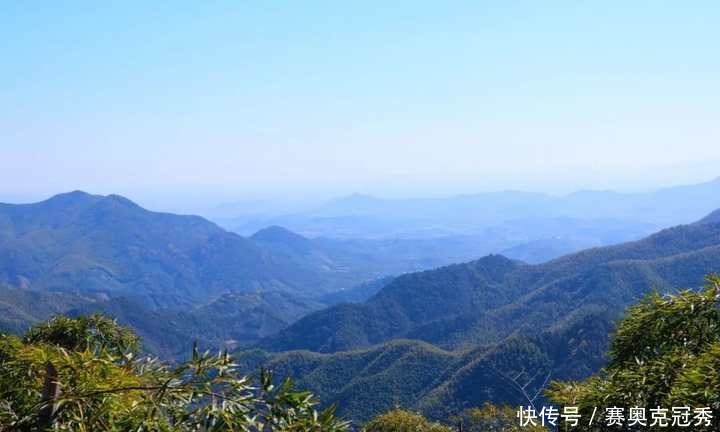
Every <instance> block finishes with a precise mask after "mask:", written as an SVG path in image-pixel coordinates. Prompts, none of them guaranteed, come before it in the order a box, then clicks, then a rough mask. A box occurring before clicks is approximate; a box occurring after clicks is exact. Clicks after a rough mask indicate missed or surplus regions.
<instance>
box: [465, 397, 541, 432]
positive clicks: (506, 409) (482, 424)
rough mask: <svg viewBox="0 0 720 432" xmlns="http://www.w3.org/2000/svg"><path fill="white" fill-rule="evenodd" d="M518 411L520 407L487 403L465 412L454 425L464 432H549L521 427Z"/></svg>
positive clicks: (534, 426) (530, 427) (536, 427)
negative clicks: (460, 426)
mask: <svg viewBox="0 0 720 432" xmlns="http://www.w3.org/2000/svg"><path fill="white" fill-rule="evenodd" d="M517 411H518V407H511V406H509V405H493V404H491V403H489V402H486V403H485V404H483V405H482V406H481V407H477V408H470V409H467V410H465V411H463V413H462V415H460V416H458V417H457V418H454V419H453V421H452V423H453V424H457V425H462V430H463V432H549V430H548V429H547V428H545V427H543V426H540V425H526V426H521V425H520V423H519V421H518V418H517Z"/></svg>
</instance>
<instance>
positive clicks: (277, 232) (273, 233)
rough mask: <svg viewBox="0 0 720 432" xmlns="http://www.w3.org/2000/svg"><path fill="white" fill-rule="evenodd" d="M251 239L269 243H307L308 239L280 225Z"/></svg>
mask: <svg viewBox="0 0 720 432" xmlns="http://www.w3.org/2000/svg"><path fill="white" fill-rule="evenodd" d="M250 238H251V239H253V240H259V241H269V242H278V241H279V242H287V241H307V239H306V238H305V237H303V236H301V235H300V234H298V233H295V232H293V231H290V230H289V229H287V228H283V227H281V226H279V225H270V226H268V227H266V228H263V229H261V230H260V231H258V232H256V233H255V234H253V235H252V236H251V237H250Z"/></svg>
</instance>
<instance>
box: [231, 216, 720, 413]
mask: <svg viewBox="0 0 720 432" xmlns="http://www.w3.org/2000/svg"><path fill="white" fill-rule="evenodd" d="M718 268H720V224H718V223H712V222H711V223H708V220H707V219H705V220H703V221H701V222H699V223H695V224H691V225H686V226H680V227H676V228H672V229H668V230H664V231H661V232H659V233H657V234H655V235H652V236H650V237H648V238H646V239H643V240H640V241H637V242H632V243H627V244H623V245H618V246H614V247H606V248H596V249H590V250H587V251H583V252H581V253H577V254H573V255H568V256H566V257H562V258H559V259H557V260H554V261H551V262H548V263H546V264H542V265H536V266H531V265H527V264H522V263H518V262H514V261H511V260H508V259H506V258H503V257H501V256H489V257H486V258H483V259H481V260H478V261H474V262H471V263H467V264H459V265H454V266H449V267H445V268H441V269H438V270H433V271H428V272H421V273H416V274H410V275H405V276H401V277H398V278H396V279H395V280H393V282H391V283H390V284H389V285H387V286H386V287H384V288H383V289H382V290H381V291H380V292H379V293H378V294H376V295H375V296H374V297H372V298H371V299H369V300H368V301H366V302H364V303H360V304H343V305H338V306H335V307H332V308H329V309H326V310H322V311H319V312H315V313H312V314H310V315H308V316H306V317H305V318H302V319H300V320H299V321H298V322H296V323H295V324H293V325H292V326H290V327H289V328H287V329H286V330H283V331H281V332H280V333H279V334H277V335H275V336H271V337H269V338H267V339H266V340H264V341H263V342H262V343H261V344H260V346H261V347H262V348H264V349H266V350H269V351H270V352H269V353H265V352H257V351H256V352H251V353H250V352H249V353H246V354H245V356H244V357H243V358H246V359H251V360H252V361H255V362H256V363H254V364H268V365H271V366H272V367H273V368H277V369H278V370H281V371H284V372H287V373H289V374H297V375H298V376H300V377H309V378H308V379H307V381H302V384H303V385H305V386H307V387H308V388H312V389H313V390H314V391H316V392H317V393H318V394H319V395H321V396H322V397H323V399H324V400H327V401H342V404H341V405H342V406H343V408H341V409H343V410H345V411H343V414H344V415H346V416H348V417H350V418H360V419H364V418H367V416H368V415H370V414H371V413H372V412H373V411H372V410H369V409H366V408H364V407H365V406H367V405H368V402H367V400H368V398H369V397H370V396H369V395H366V393H365V392H364V389H367V390H368V394H369V389H372V388H376V387H382V386H383V385H384V384H383V383H387V382H392V383H395V386H396V387H397V388H403V385H406V384H412V383H415V384H416V385H417V386H418V387H415V388H413V391H412V395H413V396H410V397H408V396H407V393H406V392H399V393H398V394H393V395H392V396H388V397H386V398H385V399H384V400H383V401H378V400H377V399H373V401H374V402H375V403H377V404H380V405H381V406H382V408H383V409H390V408H392V407H393V406H394V404H395V403H402V406H404V407H409V408H412V409H419V410H422V411H424V412H425V413H427V414H429V415H431V416H433V417H435V418H442V417H444V416H447V415H449V414H451V413H457V412H459V411H461V410H462V409H465V408H467V407H469V406H476V405H479V404H482V403H483V402H485V401H488V400H489V401H495V402H508V403H521V402H522V401H523V400H525V399H526V398H527V397H528V394H533V393H534V392H537V391H538V390H540V389H541V387H542V385H543V383H546V381H547V380H550V379H579V378H583V377H586V376H588V375H590V374H591V373H593V372H595V371H597V370H598V369H599V368H600V367H601V366H602V365H603V362H604V357H603V353H604V352H605V348H606V346H607V343H608V335H609V333H610V332H611V330H612V328H613V322H614V320H616V319H618V318H619V317H620V316H621V315H622V313H623V312H624V310H625V308H626V307H627V306H629V305H631V304H632V303H633V302H635V301H637V300H639V299H640V298H642V297H643V296H645V295H646V294H647V293H648V292H651V291H652V290H653V289H656V290H659V291H660V292H673V291H675V290H676V289H677V288H678V287H698V286H700V285H702V283H703V280H704V278H705V275H706V274H708V273H711V272H713V271H715V270H716V269H718ZM398 338H403V339H408V341H407V342H403V343H402V344H401V345H400V346H401V347H405V350H400V349H399V348H398V345H397V344H398V342H396V341H395V340H396V339H398ZM287 350H292V351H289V352H286V351H287ZM273 351H275V352H277V353H276V354H273V353H272V352H273ZM367 356H378V357H379V358H383V359H384V361H385V362H386V363H385V364H384V367H383V371H387V372H383V373H378V372H374V371H373V370H372V369H371V368H368V365H371V364H372V360H371V359H369V358H367ZM437 356H442V357H443V360H442V361H440V362H439V363H440V364H441V365H442V367H437V365H435V364H434V363H433V362H434V360H433V359H435V358H437ZM407 362H409V363H407ZM295 367H297V368H298V369H297V370H296V369H295ZM424 371H432V372H427V373H426V372H424ZM422 377H424V378H422ZM510 378H512V379H510ZM523 387H524V390H523V391H520V390H519V389H520V388H523ZM389 388H393V386H389ZM538 397H542V396H541V395H538Z"/></svg>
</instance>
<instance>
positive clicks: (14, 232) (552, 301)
mask: <svg viewBox="0 0 720 432" xmlns="http://www.w3.org/2000/svg"><path fill="white" fill-rule="evenodd" d="M717 186H718V182H717V181H716V182H711V183H708V184H705V185H701V186H699V187H698V188H694V187H688V188H689V189H687V188H685V189H682V188H681V189H672V190H666V191H663V192H662V193H660V192H659V193H658V194H659V195H657V197H663V198H662V199H670V198H671V197H674V198H676V199H677V200H678V203H682V202H684V201H683V200H685V199H691V198H698V197H701V196H703V197H705V199H706V201H705V202H702V203H701V204H697V205H696V206H695V207H692V208H690V209H689V210H682V209H673V210H668V211H667V212H666V213H664V214H665V216H663V217H659V216H657V215H658V213H657V211H656V206H655V205H653V206H651V207H652V208H651V207H647V208H645V209H644V210H643V209H641V208H640V207H639V206H642V205H646V204H647V202H646V201H643V200H644V199H645V198H638V200H639V204H637V206H636V207H633V208H635V210H632V208H630V207H626V209H629V210H628V212H629V213H628V214H629V215H635V216H633V217H636V216H637V215H653V214H654V215H656V216H653V217H654V219H652V220H651V221H650V222H647V221H646V222H642V221H641V222H638V221H630V220H626V219H622V218H618V219H614V217H615V216H617V215H616V214H612V213H611V212H609V211H598V212H597V218H594V219H582V218H575V217H574V216H572V215H570V216H569V215H567V214H561V213H560V212H558V213H554V214H549V213H547V212H545V211H544V210H542V208H543V207H542V206H543V205H545V204H543V203H545V202H546V198H543V197H538V196H535V195H532V194H530V195H525V194H521V195H522V197H525V198H527V199H528V208H536V209H539V210H538V214H536V215H533V216H532V217H530V216H527V215H523V214H519V215H518V216H517V217H514V218H511V219H502V220H501V219H497V224H496V225H494V226H489V227H487V228H486V229H485V230H484V231H483V232H482V233H481V234H457V233H454V234H453V235H450V236H419V237H402V236H399V237H398V238H382V236H381V237H376V238H348V237H342V236H340V237H332V236H320V237H314V238H309V237H307V236H304V235H301V234H298V233H295V232H293V231H290V230H288V229H287V228H284V227H281V226H277V225H271V226H267V227H264V228H262V229H260V230H258V231H256V232H254V233H253V234H252V235H250V236H247V237H245V236H241V235H239V234H236V233H233V232H229V231H227V230H225V229H223V228H221V227H220V226H218V225H216V224H214V223H212V222H210V221H208V220H206V219H203V218H201V217H198V216H182V215H174V214H168V213H158V212H152V211H149V210H146V209H143V208H141V207H140V206H138V205H136V204H135V203H133V202H132V201H130V200H128V199H126V198H123V197H120V196H117V195H109V196H100V195H90V194H87V193H84V192H79V191H76V192H71V193H66V194H61V195H57V196H55V197H52V198H50V199H48V200H45V201H42V202H38V203H32V204H19V205H18V204H0V330H3V331H10V332H14V333H20V332H22V331H23V330H25V329H26V328H27V326H29V325H31V324H32V323H35V322H38V321H41V320H44V319H46V318H48V317H49V316H52V315H54V314H59V313H64V314H68V315H85V314H89V313H94V312H102V313H105V314H107V315H110V316H113V317H115V318H117V319H118V320H119V321H120V322H121V323H123V324H127V325H130V326H131V327H132V328H133V329H134V330H135V331H137V332H138V333H139V334H140V335H141V336H142V337H143V339H144V341H145V344H146V345H145V350H146V351H147V352H149V353H153V354H157V355H160V356H162V357H164V358H167V359H178V358H180V357H182V356H183V355H184V354H185V353H186V352H187V350H188V349H189V347H190V345H192V342H193V340H198V341H199V342H200V345H201V347H202V348H217V347H221V346H225V347H229V348H231V349H237V351H236V352H237V353H238V355H239V361H240V362H241V363H242V364H243V365H244V367H246V368H247V370H248V371H252V370H257V368H258V367H259V366H265V367H269V368H271V369H273V370H275V371H276V375H277V376H285V375H290V376H294V377H296V378H297V380H298V383H299V385H300V386H302V387H304V388H307V389H309V390H312V391H314V392H315V393H316V394H318V395H319V396H320V397H321V399H322V400H323V401H325V402H326V403H331V402H339V406H340V414H341V415H342V416H344V417H347V418H352V419H355V420H364V419H367V418H369V417H370V416H371V415H373V414H375V413H377V412H379V411H382V410H385V409H388V408H392V407H394V406H396V405H400V406H404V407H407V408H412V409H416V410H420V411H423V412H425V413H427V414H428V415H430V416H435V417H438V418H439V417H445V416H447V415H450V414H453V413H456V412H458V411H459V410H461V409H463V408H465V407H469V406H474V405H477V404H480V403H482V402H484V401H488V400H492V401H494V402H509V403H522V402H524V400H525V399H524V398H526V396H527V394H529V393H534V392H537V391H538V390H539V389H541V388H542V387H543V386H544V385H545V384H546V382H547V380H548V379H576V378H578V379H579V378H583V377H585V376H587V375H588V374H590V373H592V372H594V371H596V370H597V369H598V368H599V367H601V366H602V364H603V361H604V358H603V353H604V352H605V351H606V348H607V343H608V335H609V334H610V333H611V331H612V328H613V322H614V320H615V319H617V318H618V317H619V316H620V315H621V314H622V313H623V311H624V308H625V307H627V306H628V305H629V304H631V303H632V302H634V301H636V300H637V299H638V298H640V297H641V296H643V295H644V294H645V293H647V292H649V291H650V290H652V289H658V290H661V291H663V292H665V291H668V292H669V291H672V290H675V289H677V288H679V287H697V286H699V285H700V284H701V283H702V282H703V278H704V276H705V275H706V274H707V273H710V272H713V271H717V270H718V269H720V210H717V211H714V212H712V213H711V212H710V210H711V209H708V211H707V212H705V213H706V216H704V217H703V216H702V215H701V216H698V217H697V219H700V218H701V217H702V219H700V220H699V221H698V222H695V223H691V224H688V225H679V226H675V227H673V228H667V229H663V230H660V231H658V232H656V233H655V234H652V235H648V236H644V233H646V232H649V231H651V230H652V227H654V226H655V225H654V224H655V223H665V222H669V221H671V220H674V219H673V218H679V217H681V215H687V214H691V213H693V212H696V211H699V209H700V207H702V208H705V207H707V206H708V205H709V204H708V203H709V202H714V201H713V199H710V198H708V197H709V194H710V192H711V191H713V190H716V189H715V188H717ZM683 193H686V194H687V197H681V196H680V195H682V194H683ZM591 195H592V196H593V197H594V198H593V199H599V197H600V196H605V195H596V194H594V193H593V194H591ZM717 196H720V194H718V195H717ZM519 197H520V195H518V196H516V195H515V194H510V195H508V196H504V197H502V199H500V198H498V197H495V198H497V201H498V202H502V203H504V204H503V206H502V208H503V209H504V210H503V211H506V210H507V211H508V212H509V211H510V210H511V209H514V208H516V207H517V208H519V206H520V204H519V201H516V198H517V199H519ZM688 197H689V198H688ZM356 198H357V199H359V200H360V201H362V202H363V204H362V206H364V207H361V210H362V211H360V212H359V213H358V214H359V215H360V216H362V217H365V216H367V217H368V218H370V219H372V212H374V211H376V210H375V208H376V207H375V200H374V199H368V198H367V197H360V198H358V197H356ZM495 198H493V199H495ZM625 198H626V197H625V196H624V195H623V200H624V199H625ZM587 199H588V198H587V197H586V196H585V194H582V193H581V194H576V195H575V196H574V198H573V200H575V201H574V202H582V201H583V200H587ZM605 199H606V200H609V201H607V202H611V203H616V202H617V201H618V200H620V198H618V197H617V194H614V193H608V194H607V195H606V196H605ZM658 199H661V198H658ZM620 201H622V200H620ZM469 202H471V203H475V201H473V200H470V201H469ZM643 203H644V204H643ZM421 204H423V205H424V201H423V202H421V203H414V204H413V206H414V211H416V212H418V214H423V213H422V212H423V211H425V210H427V211H428V217H427V218H426V219H424V223H426V222H427V221H428V220H432V211H430V210H428V209H425V208H424V207H423V205H421ZM591 204H592V203H591V202H589V201H588V202H586V205H591ZM354 205H355V204H353V203H352V202H350V203H347V202H345V203H344V204H342V205H338V206H336V208H337V209H339V210H338V212H345V211H350V210H347V208H345V207H347V206H349V207H350V209H351V210H352V208H353V206H354ZM473 205H479V204H477V203H475V204H473ZM605 205H606V201H602V202H600V203H599V204H598V206H599V207H598V208H603V206H605ZM608 205H609V206H610V207H613V206H615V205H616V204H608ZM718 207H720V205H718ZM465 209H466V210H468V211H469V210H472V212H469V213H467V214H463V216H462V217H463V218H468V219H467V220H470V219H469V218H472V217H473V215H475V218H476V219H477V220H478V221H483V220H484V221H489V220H493V219H492V218H493V217H494V216H492V217H491V216H488V215H492V214H499V212H498V211H496V210H492V209H489V210H488V211H487V214H483V212H482V211H481V208H480V207H473V206H472V205H470V204H467V207H466V208H465ZM455 210H457V208H455ZM631 210H632V211H631ZM353 211H354V210H353ZM377 211H379V210H377ZM398 211H399V210H398ZM523 211H525V210H522V211H520V210H518V212H519V213H522V212H523ZM473 212H477V213H473ZM543 212H545V213H543ZM391 214H392V213H391ZM672 215H675V216H672ZM526 216H527V217H526ZM575 216H577V215H575ZM504 217H505V216H503V218H504ZM638 218H639V217H638ZM663 218H664V219H663ZM400 219H401V218H400ZM400 219H398V220H400ZM418 219H422V218H421V217H418ZM473 220H475V219H473ZM663 221H664V222H663ZM473 223H475V222H473ZM477 223H480V222H477ZM408 226H409V225H408ZM425 226H427V225H425ZM458 226H459V225H458ZM408 232H409V231H408ZM640 237H642V238H640ZM636 238H640V239H638V240H633V241H627V240H628V239H636ZM616 243H617V244H616ZM607 244H613V245H610V246H608V245H607ZM578 249H583V250H582V251H579V252H573V251H576V250H578ZM498 252H502V254H500V253H498ZM569 252H573V253H569ZM506 255H507V256H506ZM451 263H454V264H451Z"/></svg>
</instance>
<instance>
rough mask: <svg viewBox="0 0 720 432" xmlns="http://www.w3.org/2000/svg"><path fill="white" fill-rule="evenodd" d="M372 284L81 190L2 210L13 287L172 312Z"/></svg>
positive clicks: (4, 259) (2, 260) (208, 226)
mask: <svg viewBox="0 0 720 432" xmlns="http://www.w3.org/2000/svg"><path fill="white" fill-rule="evenodd" d="M362 280H364V278H362V277H357V276H353V275H349V274H348V272H347V271H345V269H337V268H333V267H332V266H328V265H324V266H318V265H314V264H313V263H312V262H298V261H296V260H290V259H287V258H286V257H284V256H281V255H273V254H271V253H269V252H268V251H267V250H265V249H263V248H262V247H260V246H259V245H258V244H256V243H254V242H253V241H252V240H250V239H246V238H243V237H241V236H239V235H237V234H233V233H229V232H227V231H225V230H223V229H222V228H220V227H218V226H217V225H215V224H213V223H211V222H209V221H207V220H205V219H202V218H200V217H196V216H179V215H173V214H166V213H156V212H150V211H147V210H145V209H143V208H141V207H139V206H137V205H136V204H134V203H132V202H131V201H129V200H127V199H125V198H122V197H119V196H115V195H110V196H95V195H89V194H86V193H83V192H72V193H68V194H62V195H57V196H55V197H53V198H50V199H49V200H46V201H43V202H40V203H35V204H26V205H9V204H3V205H1V206H0V281H2V282H4V283H6V284H9V285H13V286H19V287H29V288H33V289H35V290H45V291H65V292H67V291H73V292H83V293H102V294H105V295H107V296H118V295H122V296H128V297H133V298H138V299H142V301H143V302H146V303H147V302H150V303H151V304H155V305H158V306H167V305H177V304H182V303H187V302H194V301H197V300H206V299H208V298H211V297H212V296H218V295H220V294H222V293H225V292H255V291H265V290H273V291H274V290H284V291H288V292H291V293H296V294H301V295H314V294H320V293H324V292H329V291H333V290H338V289H341V288H346V287H350V286H353V285H355V284H356V283H358V282H361V281H362Z"/></svg>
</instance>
